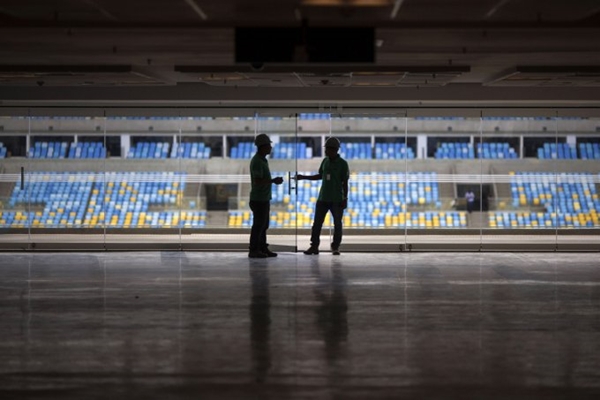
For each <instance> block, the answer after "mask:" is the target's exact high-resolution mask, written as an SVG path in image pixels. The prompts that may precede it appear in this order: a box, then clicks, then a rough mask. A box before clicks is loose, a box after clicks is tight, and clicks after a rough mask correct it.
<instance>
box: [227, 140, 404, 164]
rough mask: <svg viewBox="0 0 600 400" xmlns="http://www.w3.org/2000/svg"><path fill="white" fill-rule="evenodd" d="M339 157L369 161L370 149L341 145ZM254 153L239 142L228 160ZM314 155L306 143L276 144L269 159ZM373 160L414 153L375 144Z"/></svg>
mask: <svg viewBox="0 0 600 400" xmlns="http://www.w3.org/2000/svg"><path fill="white" fill-rule="evenodd" d="M339 152H340V155H341V156H342V157H343V158H345V159H347V160H357V159H371V158H372V149H371V144H370V143H366V142H364V143H342V144H341V147H340V151H339ZM255 153H256V147H255V146H254V144H253V143H252V142H240V143H238V144H236V145H235V146H233V147H232V148H231V153H230V158H235V159H248V158H252V157H253V156H254V154H255ZM313 155H314V152H313V148H312V147H308V146H307V145H306V143H304V142H299V143H296V144H294V143H277V144H275V145H274V146H273V151H272V152H271V156H270V157H271V158H273V159H278V158H281V159H292V158H298V159H310V158H312V157H313ZM375 158H376V159H382V160H388V159H405V158H408V159H414V158H415V153H414V151H413V149H412V148H411V147H407V146H406V145H405V144H404V143H375Z"/></svg>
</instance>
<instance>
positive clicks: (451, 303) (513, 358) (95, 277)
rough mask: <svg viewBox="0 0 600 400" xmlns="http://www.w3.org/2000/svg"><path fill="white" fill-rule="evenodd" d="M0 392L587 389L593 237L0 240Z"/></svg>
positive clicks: (170, 394)
mask: <svg viewBox="0 0 600 400" xmlns="http://www.w3.org/2000/svg"><path fill="white" fill-rule="evenodd" d="M0 337H1V339H2V340H0V399H12V398H15V399H25V398H26V399H37V398H39V399H47V398H57V399H112V400H116V399H161V400H163V399H180V398H181V399H230V398H232V399H381V398H384V399H577V400H579V399H588V398H589V399H591V398H594V399H597V398H600V261H599V256H598V253H376V254H367V253H343V254H342V255H341V256H340V257H334V256H332V255H330V254H329V253H322V254H321V255H319V256H305V255H303V254H295V253H280V255H279V257H277V258H275V259H266V260H264V259H263V260H254V259H252V260H250V259H248V258H247V257H246V254H244V253H205V252H125V253H0Z"/></svg>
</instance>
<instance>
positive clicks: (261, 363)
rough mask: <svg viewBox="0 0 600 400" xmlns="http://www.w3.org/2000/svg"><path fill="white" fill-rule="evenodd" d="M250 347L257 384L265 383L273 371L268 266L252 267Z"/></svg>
mask: <svg viewBox="0 0 600 400" xmlns="http://www.w3.org/2000/svg"><path fill="white" fill-rule="evenodd" d="M250 280H251V284H252V298H251V300H250V341H251V342H250V347H251V355H252V364H253V366H254V370H255V372H256V382H264V380H265V379H266V377H267V374H268V373H269V370H270V369H271V349H270V334H271V315H270V310H271V301H270V298H269V275H268V270H267V266H266V265H264V263H263V264H260V265H250Z"/></svg>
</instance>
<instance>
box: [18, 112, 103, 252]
mask: <svg viewBox="0 0 600 400" xmlns="http://www.w3.org/2000/svg"><path fill="white" fill-rule="evenodd" d="M104 130H105V118H104V111H103V110H102V109H66V108H65V109H44V108H39V109H34V110H32V111H31V113H30V116H29V135H28V138H27V139H28V140H27V142H28V143H27V148H28V157H29V158H28V163H27V165H28V168H27V171H26V173H25V180H26V183H25V185H26V191H27V194H28V197H29V215H30V218H29V226H30V232H31V246H32V249H36V250H44V249H55V248H63V249H69V250H71V249H73V250H78V249H85V250H101V249H103V248H104V244H103V241H104V240H103V239H104V237H103V230H102V227H99V226H93V225H92V224H90V223H89V219H88V217H89V216H90V202H89V200H90V197H91V196H92V193H93V192H94V190H95V189H96V188H97V185H98V184H99V181H100V177H101V176H102V173H103V170H104V167H105V161H106V152H105V139H104Z"/></svg>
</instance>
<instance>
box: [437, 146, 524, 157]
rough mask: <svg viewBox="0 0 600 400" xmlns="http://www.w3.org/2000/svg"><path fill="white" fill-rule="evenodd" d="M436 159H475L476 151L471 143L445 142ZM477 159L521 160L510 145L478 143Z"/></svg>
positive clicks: (440, 147) (438, 149) (439, 148)
mask: <svg viewBox="0 0 600 400" xmlns="http://www.w3.org/2000/svg"><path fill="white" fill-rule="evenodd" d="M434 157H435V158H436V159H474V158H475V150H474V148H473V145H472V144H471V143H462V142H443V143H441V144H440V146H439V147H438V148H437V150H436V152H435V155H434ZM477 158H483V159H516V158H519V157H518V155H517V152H516V151H515V149H514V148H512V147H510V145H509V144H508V143H498V142H484V143H477Z"/></svg>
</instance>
